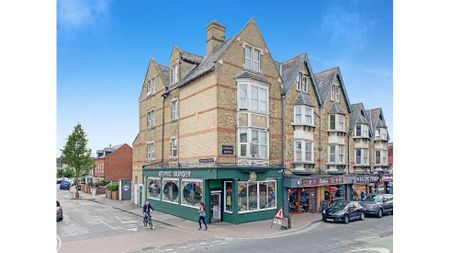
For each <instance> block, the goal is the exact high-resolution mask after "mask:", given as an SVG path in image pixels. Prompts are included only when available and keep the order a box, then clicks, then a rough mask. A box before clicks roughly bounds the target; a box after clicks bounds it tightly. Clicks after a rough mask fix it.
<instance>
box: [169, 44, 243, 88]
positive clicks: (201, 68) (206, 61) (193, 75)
mask: <svg viewBox="0 0 450 253" xmlns="http://www.w3.org/2000/svg"><path fill="white" fill-rule="evenodd" d="M235 38H236V36H233V37H232V38H230V39H228V40H226V41H225V42H223V43H222V44H220V45H218V46H217V47H216V48H215V49H214V51H213V52H212V53H211V54H210V55H208V56H205V57H202V60H201V62H200V64H199V65H198V66H197V67H196V68H194V69H193V70H192V71H191V72H189V73H188V74H187V75H186V77H185V78H184V79H183V80H181V82H179V83H178V84H177V85H176V86H175V87H174V88H178V87H182V86H184V85H186V84H188V83H190V82H192V81H194V80H195V79H197V78H199V77H201V76H203V75H205V74H206V73H208V72H210V71H212V70H213V69H214V65H215V63H216V62H217V60H218V59H219V57H220V56H222V54H223V52H225V50H226V49H228V47H229V46H230V45H231V43H232V42H233V41H234V39H235Z"/></svg>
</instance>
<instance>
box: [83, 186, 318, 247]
mask: <svg viewBox="0 0 450 253" xmlns="http://www.w3.org/2000/svg"><path fill="white" fill-rule="evenodd" d="M79 193H80V198H81V199H87V200H90V201H94V202H97V203H100V204H103V205H107V206H111V207H112V208H115V209H118V210H121V211H123V212H128V213H132V214H134V215H137V216H140V217H142V216H143V215H142V208H141V207H140V206H137V205H135V204H132V203H131V202H130V200H126V201H120V200H111V199H107V198H106V197H105V194H100V195H96V197H95V199H91V197H92V195H91V194H87V193H84V192H81V191H80V192H79ZM274 212H275V211H274ZM321 218H322V216H321V214H320V213H317V214H304V215H295V216H291V229H287V230H280V229H279V226H276V225H274V226H273V228H271V224H272V220H271V219H270V220H263V221H255V222H248V223H243V224H239V225H235V224H230V223H226V222H222V223H213V224H208V231H207V233H208V234H209V236H216V237H222V238H235V239H237V238H239V239H256V238H268V237H278V236H283V235H285V234H293V233H296V232H301V231H302V230H305V229H307V228H308V227H310V226H311V225H312V224H314V223H317V222H319V221H320V220H321ZM152 219H153V221H155V222H156V224H158V223H161V224H164V225H166V226H168V227H172V228H176V229H181V230H184V231H186V232H198V223H197V222H194V221H190V220H186V219H182V218H179V217H176V216H173V215H170V214H166V213H163V212H159V211H155V212H154V213H153V214H152Z"/></svg>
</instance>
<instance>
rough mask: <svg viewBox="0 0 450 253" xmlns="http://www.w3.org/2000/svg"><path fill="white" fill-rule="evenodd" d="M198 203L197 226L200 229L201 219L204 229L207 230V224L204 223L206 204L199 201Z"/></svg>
mask: <svg viewBox="0 0 450 253" xmlns="http://www.w3.org/2000/svg"><path fill="white" fill-rule="evenodd" d="M198 204H199V208H198V226H199V228H198V230H201V229H202V221H203V224H205V230H208V226H207V225H206V221H205V218H206V206H205V204H203V202H201V201H200V202H199V203H198Z"/></svg>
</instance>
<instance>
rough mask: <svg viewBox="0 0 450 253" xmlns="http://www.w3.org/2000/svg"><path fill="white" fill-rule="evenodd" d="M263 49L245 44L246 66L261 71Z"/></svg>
mask: <svg viewBox="0 0 450 253" xmlns="http://www.w3.org/2000/svg"><path fill="white" fill-rule="evenodd" d="M260 65H261V51H260V50H258V49H255V48H253V47H250V46H245V67H246V68H249V69H253V70H255V71H260Z"/></svg>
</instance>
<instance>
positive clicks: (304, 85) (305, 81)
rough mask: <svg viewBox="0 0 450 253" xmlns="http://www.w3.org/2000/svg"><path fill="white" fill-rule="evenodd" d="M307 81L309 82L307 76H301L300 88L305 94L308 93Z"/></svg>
mask: <svg viewBox="0 0 450 253" xmlns="http://www.w3.org/2000/svg"><path fill="white" fill-rule="evenodd" d="M308 80H309V76H308V75H305V74H303V75H302V85H301V86H302V91H303V92H305V93H308V92H309V87H308V84H309V82H308Z"/></svg>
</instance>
